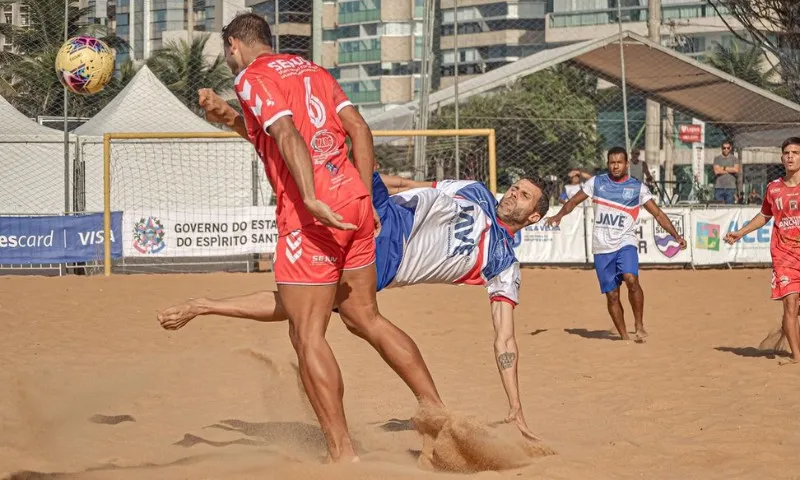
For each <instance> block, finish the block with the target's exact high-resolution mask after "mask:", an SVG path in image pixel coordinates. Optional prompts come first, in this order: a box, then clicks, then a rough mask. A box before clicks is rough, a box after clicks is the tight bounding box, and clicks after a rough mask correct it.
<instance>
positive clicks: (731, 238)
mask: <svg viewBox="0 0 800 480" xmlns="http://www.w3.org/2000/svg"><path fill="white" fill-rule="evenodd" d="M768 221H769V217H767V216H766V215H764V214H763V213H761V212H758V213H756V216H755V217H753V218H752V220H750V221H749V222H748V223H747V225H745V226H743V227H742V228H740V229H739V230H736V231H735V232H730V233H728V234H727V235H725V242H726V243H728V244H729V245H733V244H734V243H736V242H738V241H739V240H740V239H741V238H742V237H744V236H745V235H747V234H748V233H751V232H755V231H756V230H758V229H759V228H761V227H763V226H764V225H766V224H767V222H768Z"/></svg>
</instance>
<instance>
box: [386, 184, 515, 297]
mask: <svg viewBox="0 0 800 480" xmlns="http://www.w3.org/2000/svg"><path fill="white" fill-rule="evenodd" d="M391 201H392V202H393V203H395V204H396V205H397V206H399V207H401V208H402V209H405V210H407V211H410V212H413V223H412V224H411V225H410V229H409V232H408V233H407V237H406V239H405V245H404V246H403V253H402V261H401V262H400V264H399V266H398V267H397V271H396V272H395V274H394V276H393V279H392V280H391V283H389V285H388V288H391V287H401V286H404V285H415V284H419V283H454V284H466V285H485V286H486V288H487V290H488V293H489V296H490V298H492V299H493V300H504V299H505V300H509V301H511V302H513V303H514V304H518V303H519V283H520V270H519V263H518V262H517V259H516V257H515V255H514V249H513V246H514V234H513V233H511V232H510V231H509V230H508V229H507V228H506V227H505V226H504V225H503V224H502V223H501V222H500V221H499V220H498V219H497V214H496V212H495V209H496V208H497V200H496V199H495V198H494V196H493V195H492V193H491V192H490V191H489V190H488V189H487V188H486V187H485V186H484V185H483V184H481V183H479V182H473V181H455V180H447V181H442V182H439V183H438V184H436V185H435V188H417V189H412V190H407V191H405V192H402V193H399V194H395V195H392V197H391ZM409 218H410V215H409ZM409 221H411V220H409Z"/></svg>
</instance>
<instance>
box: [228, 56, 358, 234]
mask: <svg viewBox="0 0 800 480" xmlns="http://www.w3.org/2000/svg"><path fill="white" fill-rule="evenodd" d="M234 86H235V89H236V94H237V97H238V99H239V104H240V105H241V106H242V112H243V113H244V119H245V123H246V125H247V133H248V135H249V137H250V141H251V142H252V143H253V145H254V146H255V148H256V151H257V152H258V155H259V157H261V161H262V162H263V163H264V167H265V169H266V172H267V178H268V179H269V182H270V184H271V185H272V188H273V189H274V191H275V196H276V198H277V203H278V205H277V209H276V214H277V217H278V233H279V234H280V235H286V234H287V233H289V232H291V231H294V230H297V229H299V228H300V227H301V226H305V225H309V224H311V223H314V222H315V221H316V219H315V218H314V217H313V216H312V215H311V214H310V213H308V211H307V210H306V208H305V206H304V205H303V200H302V198H301V197H300V191H299V190H298V188H297V184H296V183H295V181H294V178H292V175H291V173H290V172H289V168H288V167H287V166H286V163H284V160H283V158H282V157H281V154H280V151H279V150H278V144H277V143H276V142H275V140H274V139H273V138H272V137H270V135H269V134H268V133H267V128H268V127H269V126H270V125H272V124H273V123H275V122H276V121H277V120H278V119H279V118H281V117H284V116H287V115H291V116H292V121H293V122H294V125H295V127H296V128H297V130H298V131H299V132H300V135H301V136H302V137H303V139H304V140H305V143H306V146H307V147H308V149H309V153H310V155H311V161H312V163H313V168H314V191H315V194H316V197H317V199H319V200H321V201H323V202H325V203H327V204H328V206H330V207H331V208H332V209H333V210H337V209H340V208H341V207H343V206H344V205H345V204H347V203H349V202H351V201H353V200H355V199H357V198H361V197H364V196H367V195H369V193H368V192H367V189H366V187H365V186H364V184H363V182H362V181H361V177H360V176H359V174H358V170H357V169H356V168H355V166H354V165H353V164H352V163H350V161H349V160H348V158H347V145H346V144H345V138H346V137H347V134H346V132H345V131H344V127H342V122H341V120H340V119H339V115H337V114H338V113H339V111H340V110H341V109H342V108H344V107H346V106H348V105H352V104H351V103H350V101H349V100H348V99H347V95H345V93H344V92H343V91H342V89H341V87H339V84H338V83H337V82H336V80H335V79H334V78H333V76H331V74H330V73H328V71H327V70H325V69H324V68H322V67H320V66H319V65H317V64H315V63H312V62H310V61H308V60H306V59H305V58H303V57H300V56H297V55H262V56H260V57H258V58H257V59H255V60H254V61H253V62H252V63H251V64H250V65H248V66H247V68H245V69H244V70H242V71H241V72H240V73H239V75H237V76H236V80H235V81H234Z"/></svg>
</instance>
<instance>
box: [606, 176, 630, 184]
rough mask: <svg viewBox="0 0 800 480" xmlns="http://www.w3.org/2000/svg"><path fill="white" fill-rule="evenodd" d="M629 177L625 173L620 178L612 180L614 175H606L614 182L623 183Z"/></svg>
mask: <svg viewBox="0 0 800 480" xmlns="http://www.w3.org/2000/svg"><path fill="white" fill-rule="evenodd" d="M629 178H631V177H630V175H625V176H624V177H622V178H620V179H619V180H614V177H612V176H611V175H609V176H608V179H609V180H611V181H612V182H614V183H625V182H627V181H628V179H629Z"/></svg>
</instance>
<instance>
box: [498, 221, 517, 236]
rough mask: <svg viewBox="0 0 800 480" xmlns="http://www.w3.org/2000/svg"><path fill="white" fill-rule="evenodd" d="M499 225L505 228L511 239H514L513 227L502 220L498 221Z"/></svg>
mask: <svg viewBox="0 0 800 480" xmlns="http://www.w3.org/2000/svg"><path fill="white" fill-rule="evenodd" d="M497 224H498V225H500V226H501V227H503V230H505V231H506V233H507V234H508V236H509V237H511V238H514V230H511V227H509V226H508V225H506V224H505V223H503V221H502V220H500V219H499V218H498V219H497Z"/></svg>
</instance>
